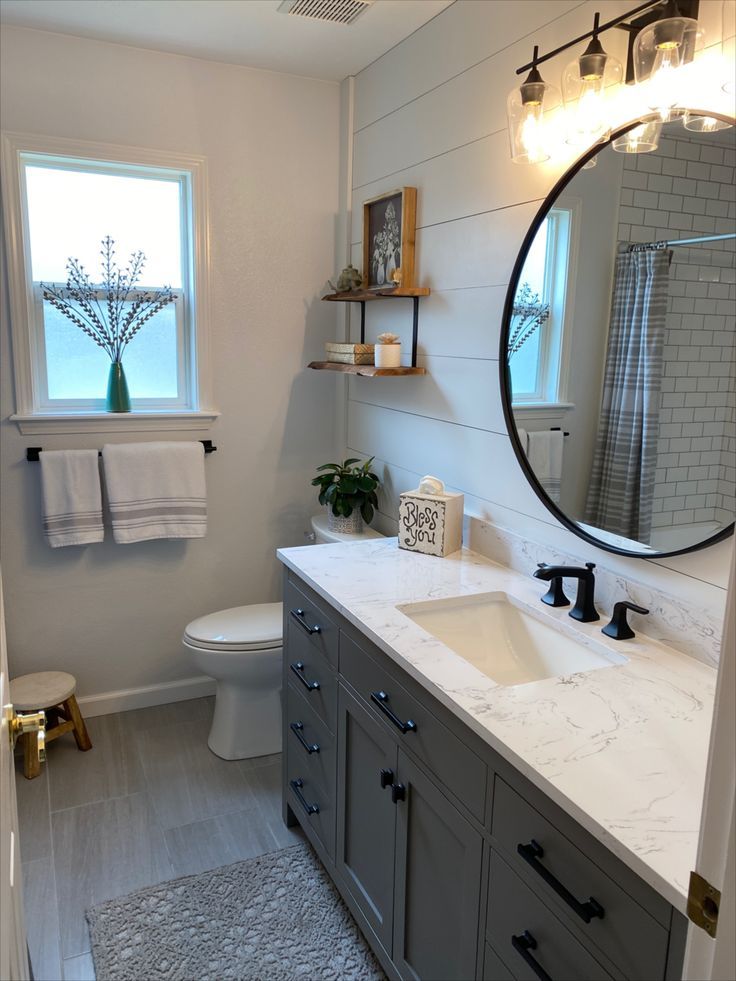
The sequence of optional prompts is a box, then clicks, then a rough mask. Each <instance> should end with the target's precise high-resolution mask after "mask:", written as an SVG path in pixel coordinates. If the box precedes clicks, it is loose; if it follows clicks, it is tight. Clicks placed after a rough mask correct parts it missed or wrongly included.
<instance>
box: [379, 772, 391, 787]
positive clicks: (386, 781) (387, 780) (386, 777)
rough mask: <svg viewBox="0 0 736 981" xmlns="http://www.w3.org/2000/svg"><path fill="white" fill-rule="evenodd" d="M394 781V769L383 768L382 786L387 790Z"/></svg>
mask: <svg viewBox="0 0 736 981" xmlns="http://www.w3.org/2000/svg"><path fill="white" fill-rule="evenodd" d="M393 782H394V771H393V770H381V788H382V789H383V790H385V789H386V787H390V786H391V784H392V783H393Z"/></svg>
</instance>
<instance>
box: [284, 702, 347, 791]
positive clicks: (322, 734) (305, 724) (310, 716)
mask: <svg viewBox="0 0 736 981" xmlns="http://www.w3.org/2000/svg"><path fill="white" fill-rule="evenodd" d="M305 744H306V745H305ZM285 749H286V752H287V753H288V755H289V759H290V760H293V761H294V764H295V766H297V767H300V768H301V769H303V770H304V771H305V772H306V773H309V775H310V776H311V777H312V778H313V779H315V780H317V781H318V782H319V783H320V784H322V786H323V788H324V789H325V791H327V792H328V793H329V794H330V796H331V797H334V796H335V737H334V736H333V735H332V733H331V732H330V731H329V729H328V728H327V726H326V725H325V724H324V722H323V721H322V720H321V719H320V717H319V716H318V715H317V713H316V712H314V711H313V710H312V709H311V708H310V707H309V705H308V704H307V702H306V701H305V699H303V698H302V697H301V695H300V694H299V693H298V692H297V691H296V689H295V688H293V687H292V685H289V686H288V688H287V691H286V745H285Z"/></svg>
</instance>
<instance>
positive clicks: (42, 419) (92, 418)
mask: <svg viewBox="0 0 736 981" xmlns="http://www.w3.org/2000/svg"><path fill="white" fill-rule="evenodd" d="M219 416H220V413H219V412H217V410H215V409H202V410H197V411H190V412H187V411H180V412H171V411H166V412H65V413H58V412H48V413H42V412H39V413H34V414H33V415H17V414H16V415H12V416H11V417H10V421H11V422H14V423H15V424H16V425H17V426H18V429H19V430H20V431H21V433H23V434H24V435H28V436H30V435H33V434H36V433H139V432H140V433H142V432H172V431H179V432H181V431H187V432H198V431H200V430H204V429H209V427H210V426H211V425H212V423H213V422H215V420H216V419H218V418H219Z"/></svg>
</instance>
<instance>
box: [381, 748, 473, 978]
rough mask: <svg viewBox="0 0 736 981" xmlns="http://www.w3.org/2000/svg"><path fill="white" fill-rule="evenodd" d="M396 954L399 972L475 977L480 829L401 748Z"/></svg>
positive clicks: (412, 975) (416, 975) (407, 975)
mask: <svg viewBox="0 0 736 981" xmlns="http://www.w3.org/2000/svg"><path fill="white" fill-rule="evenodd" d="M399 780H400V783H401V784H402V785H403V786H404V787H405V794H406V796H405V799H404V800H403V801H400V802H399V803H398V805H397V808H396V813H397V817H396V820H397V827H396V900H395V902H396V909H395V912H394V953H393V960H394V963H395V964H396V966H397V968H398V970H399V973H400V974H401V976H402V978H421V979H422V981H432V979H437V981H453V979H463V981H467V979H468V978H473V977H475V970H476V953H477V944H478V926H479V924H478V920H479V915H480V880H481V854H482V849H483V842H482V838H481V835H480V833H479V832H478V831H476V830H475V828H473V827H472V825H471V824H470V823H469V822H468V821H467V820H466V819H465V818H464V817H463V816H462V814H460V812H459V811H457V810H456V809H455V807H454V806H453V805H452V804H451V803H450V802H449V801H448V800H447V798H446V797H445V796H444V795H443V794H442V793H441V792H440V791H439V790H438V789H437V787H435V785H434V784H433V783H432V782H431V781H430V780H429V779H428V778H427V777H426V776H425V775H424V773H422V771H421V770H420V769H419V768H418V767H417V766H416V765H415V764H413V763H411V762H410V761H409V760H408V759H407V757H406V756H405V755H404V753H403V752H401V750H400V751H399Z"/></svg>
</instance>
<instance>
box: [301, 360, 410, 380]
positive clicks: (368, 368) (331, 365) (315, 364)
mask: <svg viewBox="0 0 736 981" xmlns="http://www.w3.org/2000/svg"><path fill="white" fill-rule="evenodd" d="M308 367H310V368H314V369H315V371H341V372H342V373H343V374H346V375H362V376H363V377H364V378H383V377H386V376H390V375H426V374H427V369H426V368H410V367H408V366H407V367H404V366H403V365H402V366H401V367H399V368H377V367H376V366H375V365H374V364H340V363H339V362H336V361H311V362H310V363H309V365H308Z"/></svg>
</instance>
